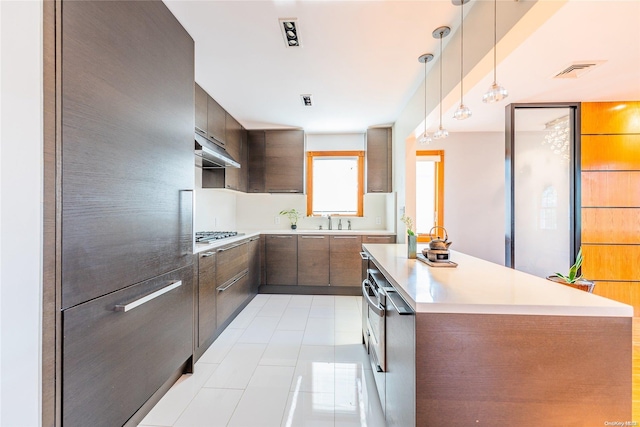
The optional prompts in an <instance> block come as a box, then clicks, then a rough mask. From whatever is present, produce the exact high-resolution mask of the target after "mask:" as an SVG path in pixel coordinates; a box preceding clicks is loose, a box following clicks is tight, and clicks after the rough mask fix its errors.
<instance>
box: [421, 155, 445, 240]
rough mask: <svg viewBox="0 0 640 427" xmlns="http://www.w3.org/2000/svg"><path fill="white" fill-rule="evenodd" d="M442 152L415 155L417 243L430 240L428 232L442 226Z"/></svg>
mask: <svg viewBox="0 0 640 427" xmlns="http://www.w3.org/2000/svg"><path fill="white" fill-rule="evenodd" d="M443 208H444V151H442V150H434V151H418V152H417V153H416V234H418V241H420V242H427V241H429V240H430V236H429V231H430V230H431V228H433V227H434V226H436V225H438V226H443V223H444V221H443V219H444V210H443Z"/></svg>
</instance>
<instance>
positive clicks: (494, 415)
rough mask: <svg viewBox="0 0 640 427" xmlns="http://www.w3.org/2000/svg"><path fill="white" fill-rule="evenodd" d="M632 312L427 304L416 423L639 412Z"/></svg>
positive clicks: (561, 420) (619, 417) (593, 421)
mask: <svg viewBox="0 0 640 427" xmlns="http://www.w3.org/2000/svg"><path fill="white" fill-rule="evenodd" d="M630 337H631V318H628V317H584V316H527V315H482V314H446V313H438V314H435V313H418V314H417V318H416V393H417V396H416V418H417V420H416V425H419V426H432V425H433V426H436V425H448V426H461V427H462V426H465V427H468V426H471V425H483V426H498V425H518V426H524V427H526V426H531V427H537V426H542V425H544V426H588V425H593V426H601V425H605V423H606V422H607V421H609V422H613V421H631V361H632V358H631V352H632V343H631V339H630Z"/></svg>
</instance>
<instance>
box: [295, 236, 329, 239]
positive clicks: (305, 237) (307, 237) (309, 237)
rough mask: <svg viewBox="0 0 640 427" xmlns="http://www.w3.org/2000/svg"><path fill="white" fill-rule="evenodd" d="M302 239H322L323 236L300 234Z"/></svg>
mask: <svg viewBox="0 0 640 427" xmlns="http://www.w3.org/2000/svg"><path fill="white" fill-rule="evenodd" d="M300 237H302V238H303V239H324V236H300Z"/></svg>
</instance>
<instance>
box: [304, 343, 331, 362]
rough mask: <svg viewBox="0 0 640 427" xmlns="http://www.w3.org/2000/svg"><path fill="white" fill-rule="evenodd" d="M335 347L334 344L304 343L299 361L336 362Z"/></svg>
mask: <svg viewBox="0 0 640 427" xmlns="http://www.w3.org/2000/svg"><path fill="white" fill-rule="evenodd" d="M335 360H336V357H335V348H334V346H332V345H302V346H301V347H300V354H299V355H298V361H300V362H328V363H333V362H335Z"/></svg>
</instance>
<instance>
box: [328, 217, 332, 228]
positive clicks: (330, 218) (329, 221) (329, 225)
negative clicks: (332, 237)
mask: <svg viewBox="0 0 640 427" xmlns="http://www.w3.org/2000/svg"><path fill="white" fill-rule="evenodd" d="M328 217H329V230H333V228H332V227H331V215H328Z"/></svg>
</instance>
